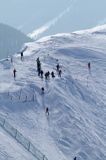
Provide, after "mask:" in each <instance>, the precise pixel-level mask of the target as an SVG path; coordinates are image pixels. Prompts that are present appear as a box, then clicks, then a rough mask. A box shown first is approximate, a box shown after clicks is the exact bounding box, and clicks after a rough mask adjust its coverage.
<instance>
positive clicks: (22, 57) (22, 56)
mask: <svg viewBox="0 0 106 160" xmlns="http://www.w3.org/2000/svg"><path fill="white" fill-rule="evenodd" d="M21 61H23V52H21Z"/></svg>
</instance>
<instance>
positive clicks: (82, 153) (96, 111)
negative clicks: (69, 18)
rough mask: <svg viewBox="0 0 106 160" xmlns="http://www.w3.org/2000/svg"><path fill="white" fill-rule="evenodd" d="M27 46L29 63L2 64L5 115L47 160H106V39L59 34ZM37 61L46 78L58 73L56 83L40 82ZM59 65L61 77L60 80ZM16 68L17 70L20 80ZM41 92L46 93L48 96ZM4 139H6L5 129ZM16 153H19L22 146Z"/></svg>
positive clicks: (0, 104)
mask: <svg viewBox="0 0 106 160" xmlns="http://www.w3.org/2000/svg"><path fill="white" fill-rule="evenodd" d="M26 45H27V47H28V48H27V50H26V51H25V52H24V61H21V60H20V57H19V56H17V55H16V56H14V58H13V63H11V62H10V61H5V60H4V61H1V62H0V70H1V74H0V115H1V116H2V117H3V118H5V119H6V120H7V121H8V122H9V123H10V124H12V126H14V127H15V128H17V129H18V130H19V131H20V132H21V133H22V134H23V135H25V137H27V138H28V139H29V140H31V142H33V144H34V145H35V146H36V147H37V148H38V149H39V150H40V151H41V152H42V153H43V154H45V155H46V157H47V158H48V160H72V159H73V157H75V156H77V160H105V159H106V36H105V34H103V35H102V36H101V35H99V34H91V33H89V34H88V33H87V34H86V33H85V32H84V34H78V33H72V34H58V35H55V36H50V37H46V38H43V39H41V40H39V41H37V42H35V43H29V44H26ZM37 57H39V58H40V61H41V66H42V69H43V71H44V72H47V71H50V72H51V71H54V72H55V78H54V79H52V78H51V77H50V79H49V80H45V78H44V79H43V80H42V79H41V78H40V77H38V73H37V71H36V59H37ZM89 61H90V62H91V71H90V72H89V71H88V67H87V63H88V62H89ZM57 63H59V64H60V65H61V70H62V77H59V76H58V74H57V71H56V65H57ZM13 68H16V70H17V73H16V80H14V78H13V75H12V71H13ZM41 87H44V88H45V93H44V94H41ZM46 107H48V108H49V112H50V114H49V116H47V115H46V114H45V108H46ZM0 134H2V136H5V134H4V132H3V130H2V129H0ZM6 136H7V135H6ZM4 139H5V138H4ZM3 143H4V144H6V142H5V140H4V141H3ZM10 143H12V139H11V140H10ZM15 143H16V142H15ZM15 145H16V144H15ZM4 148H5V145H4ZM21 149H22V148H20V150H21ZM16 150H17V152H19V149H18V146H17V147H16ZM2 152H3V148H1V153H2ZM20 153H21V151H20ZM8 155H9V154H8ZM10 155H11V152H10ZM12 156H17V155H16V154H15V155H12ZM25 156H26V155H25ZM21 158H22V157H21ZM11 159H12V158H11V157H10V160H11ZM23 159H24V158H23ZM30 160H32V158H31V157H30Z"/></svg>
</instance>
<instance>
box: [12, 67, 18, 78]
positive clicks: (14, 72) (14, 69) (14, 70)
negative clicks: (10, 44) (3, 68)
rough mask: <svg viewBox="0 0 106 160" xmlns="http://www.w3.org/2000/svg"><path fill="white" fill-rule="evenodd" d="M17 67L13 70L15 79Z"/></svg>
mask: <svg viewBox="0 0 106 160" xmlns="http://www.w3.org/2000/svg"><path fill="white" fill-rule="evenodd" d="M16 72H17V71H16V69H15V68H14V70H13V76H14V79H15V78H16Z"/></svg>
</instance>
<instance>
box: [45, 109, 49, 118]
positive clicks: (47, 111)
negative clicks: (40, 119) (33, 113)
mask: <svg viewBox="0 0 106 160" xmlns="http://www.w3.org/2000/svg"><path fill="white" fill-rule="evenodd" d="M46 114H47V115H48V116H49V108H48V107H46Z"/></svg>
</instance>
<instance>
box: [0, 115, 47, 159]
mask: <svg viewBox="0 0 106 160" xmlns="http://www.w3.org/2000/svg"><path fill="white" fill-rule="evenodd" d="M0 126H1V127H2V128H3V129H4V130H5V131H6V132H7V133H8V134H9V135H11V136H12V137H13V138H14V139H15V140H16V141H17V142H19V143H20V144H21V145H22V146H23V147H24V148H25V149H26V150H27V151H28V152H30V153H31V154H32V155H33V156H34V157H35V158H36V160H48V159H47V158H46V156H45V155H44V154H42V153H41V152H40V151H39V150H38V149H37V148H36V147H35V146H34V145H33V144H32V143H31V142H30V141H29V140H28V139H27V138H25V137H24V136H23V135H22V134H21V133H20V132H19V131H18V130H17V129H15V128H14V127H12V126H11V125H10V124H9V123H8V122H7V121H6V120H5V119H4V118H2V117H0Z"/></svg>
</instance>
